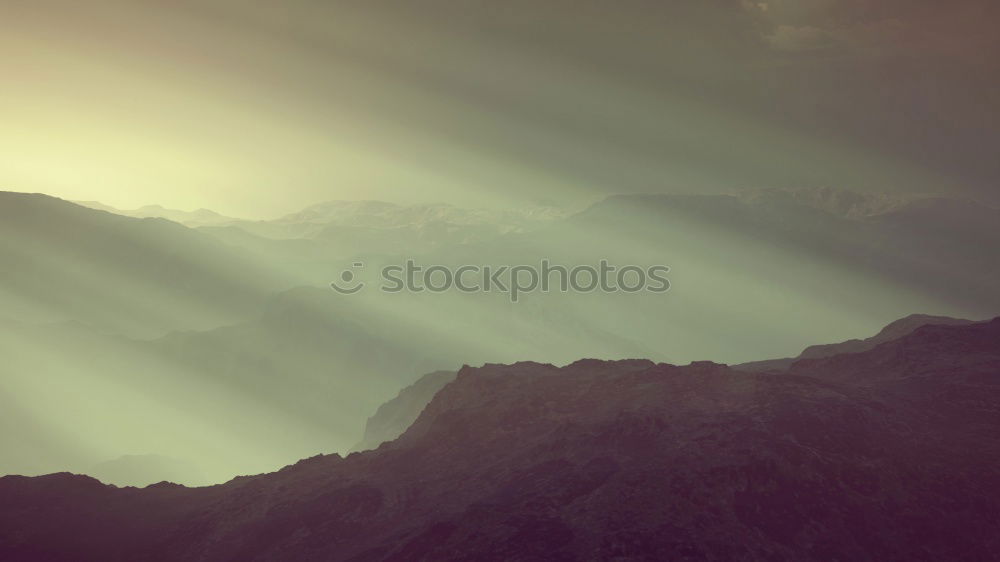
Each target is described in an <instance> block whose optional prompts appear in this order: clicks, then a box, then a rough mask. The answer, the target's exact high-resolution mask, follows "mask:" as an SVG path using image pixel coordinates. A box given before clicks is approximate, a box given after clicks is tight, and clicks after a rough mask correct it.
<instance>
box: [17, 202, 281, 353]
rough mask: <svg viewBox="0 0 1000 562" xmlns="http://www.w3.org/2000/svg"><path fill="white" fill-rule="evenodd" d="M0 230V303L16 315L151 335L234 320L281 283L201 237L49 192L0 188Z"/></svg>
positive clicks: (165, 223)
mask: <svg viewBox="0 0 1000 562" xmlns="http://www.w3.org/2000/svg"><path fill="white" fill-rule="evenodd" d="M0 234H2V236H3V240H4V241H5V244H4V245H3V247H2V248H0V302H2V304H3V312H4V315H5V316H6V317H8V318H12V319H17V320H23V321H29V322H56V321H64V320H78V321H81V322H84V323H86V324H90V325H93V326H95V327H97V328H99V329H102V330H107V331H112V332H118V333H122V334H129V335H136V336H143V337H146V336H155V335H161V334H163V333H165V332H166V331H169V330H174V329H197V328H201V329H204V328H209V327H215V326H219V325H222V324H225V323H228V322H232V321H233V320H235V319H237V318H240V317H243V316H245V315H247V314H248V313H249V312H251V311H252V310H253V309H254V308H255V307H256V306H257V305H258V303H259V302H260V301H261V299H262V298H263V296H264V295H266V294H267V293H268V292H270V291H272V290H277V289H279V288H282V287H284V286H285V284H284V282H283V281H282V280H281V275H279V274H278V273H277V272H274V271H271V270H269V269H268V268H265V267H263V266H261V265H260V264H257V263H255V262H254V261H253V260H252V259H250V257H249V256H246V255H244V254H243V253H242V252H240V251H239V250H236V249H234V248H231V247H226V246H224V245H223V244H221V243H219V242H218V241H217V240H215V239H213V238H211V237H210V236H207V235H205V234H202V233H199V232H196V231H193V230H191V229H188V228H185V227H183V226H181V225H178V224H176V223H173V222H170V221H167V220H163V219H136V218H129V217H123V216H119V215H114V214H111V213H107V212H103V211H97V210H93V209H88V208H85V207H81V206H79V205H75V204H73V203H69V202H66V201H63V200H61V199H56V198H53V197H49V196H46V195H38V194H26V193H8V192H0Z"/></svg>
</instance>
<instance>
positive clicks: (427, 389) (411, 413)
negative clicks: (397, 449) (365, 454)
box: [352, 371, 455, 451]
mask: <svg viewBox="0 0 1000 562" xmlns="http://www.w3.org/2000/svg"><path fill="white" fill-rule="evenodd" d="M453 380H455V372H454V371H434V372H433V373H427V374H426V375H424V376H422V377H420V378H419V379H418V380H417V382H415V383H413V384H411V385H410V386H408V387H406V388H404V389H403V390H400V391H399V394H398V395H397V396H396V397H395V398H393V399H392V400H389V401H388V402H386V403H385V404H382V405H381V406H379V407H378V410H377V411H376V412H375V414H374V415H373V416H372V417H370V418H368V421H367V422H366V423H365V433H364V435H363V436H362V438H361V441H360V442H359V443H358V444H357V445H355V446H354V447H353V448H352V451H367V450H368V449H376V448H378V446H379V445H381V444H382V443H385V442H386V441H392V440H393V439H395V438H397V437H399V436H400V435H402V434H403V432H404V431H406V430H407V429H408V428H409V427H410V426H411V425H413V422H414V421H415V420H416V419H417V417H418V416H419V415H420V412H422V411H423V410H424V407H426V406H427V404H428V403H429V402H430V401H431V399H432V398H434V395H435V394H437V393H438V391H439V390H441V389H442V388H444V386H445V385H446V384H448V383H450V382H451V381H453Z"/></svg>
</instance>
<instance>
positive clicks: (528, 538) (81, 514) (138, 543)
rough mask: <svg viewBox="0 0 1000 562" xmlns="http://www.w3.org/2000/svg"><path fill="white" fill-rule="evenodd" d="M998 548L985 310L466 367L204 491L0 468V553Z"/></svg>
mask: <svg viewBox="0 0 1000 562" xmlns="http://www.w3.org/2000/svg"><path fill="white" fill-rule="evenodd" d="M991 559H1000V319H996V320H993V321H991V322H986V323H980V324H970V325H964V326H924V327H922V328H918V329H916V330H915V331H913V332H912V333H910V334H908V335H906V336H903V337H902V338H900V339H897V340H893V341H889V342H886V343H882V344H880V345H878V346H876V347H875V348H873V349H871V350H868V351H863V352H860V353H854V354H848V355H837V356H833V357H826V358H816V359H806V360H802V361H798V362H797V363H795V364H794V366H793V367H792V368H791V369H790V370H789V371H787V372H784V373H771V374H756V373H745V372H738V371H734V370H732V369H730V368H728V367H725V366H723V365H717V364H713V363H695V364H692V365H689V366H685V367H676V366H671V365H654V364H653V363H649V362H645V361H622V362H601V361H592V360H584V361H579V362H577V363H574V364H572V365H570V366H567V367H565V368H561V369H560V368H555V367H551V366H548V365H539V364H533V363H519V364H515V365H511V366H500V365H487V366H485V367H482V368H468V367H466V368H463V369H462V370H461V371H460V372H459V374H458V377H457V378H456V380H455V381H454V382H452V383H450V384H448V385H447V386H445V387H444V388H443V389H442V390H441V391H440V392H438V394H437V395H436V396H435V397H434V399H433V400H432V401H431V403H430V404H429V405H428V406H427V408H426V409H425V410H424V411H423V413H422V414H421V415H420V417H419V418H418V419H417V421H416V422H415V423H414V425H413V426H412V427H411V428H410V429H409V430H408V431H407V432H406V433H404V434H403V435H402V436H401V437H400V438H399V439H397V440H395V441H393V442H390V443H387V444H384V445H382V446H381V447H379V448H378V449H377V450H374V451H368V452H364V453H358V454H352V455H350V456H349V457H347V458H340V457H338V456H326V457H316V458H312V459H307V460H303V461H300V462H299V463H297V464H295V465H294V466H290V467H287V468H285V469H283V470H282V471H279V472H277V473H274V474H267V475H261V476H255V477H247V478H240V479H237V480H234V481H232V482H229V483H227V484H225V485H222V486H214V487H210V488H196V489H187V488H183V487H179V486H174V485H169V484H160V485H154V486H151V487H149V488H146V489H142V490H139V489H134V488H125V489H118V488H114V487H109V486H104V485H102V484H100V483H99V482H97V481H95V480H93V479H90V478H87V477H82V476H73V475H69V474H55V475H50V476H44V477H37V478H24V477H15V476H8V477H4V478H2V479H0V560H5V561H15V560H33V561H34V560H52V561H56V560H74V561H80V560H101V561H108V560H130V561H131V560H205V561H208V560H211V561H224V560H274V561H289V560H359V561H360V560H366V561H367V560H400V561H404V560H405V561H412V560H796V561H799V560H991Z"/></svg>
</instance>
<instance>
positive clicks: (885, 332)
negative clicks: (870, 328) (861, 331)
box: [733, 314, 972, 372]
mask: <svg viewBox="0 0 1000 562" xmlns="http://www.w3.org/2000/svg"><path fill="white" fill-rule="evenodd" d="M971 323H972V321H971V320H963V319H960V318H950V317H948V316H931V315H928V314H911V315H910V316H907V317H906V318H900V319H899V320H896V321H895V322H892V323H891V324H889V325H887V326H886V327H885V328H882V330H880V331H879V333H877V334H875V335H874V336H872V337H870V338H865V339H863V340H859V339H853V340H847V341H844V342H840V343H828V344H819V345H811V346H809V347H807V348H805V349H804V350H803V351H802V353H800V354H799V355H798V356H797V357H785V358H783V359H765V360H763V361H751V362H749V363H742V364H739V365H733V368H734V369H740V370H742V371H754V372H764V371H771V370H784V369H787V368H789V367H791V366H792V364H793V363H795V362H796V361H798V360H799V359H815V358H818V357H831V356H833V355H841V354H844V353H860V352H862V351H868V350H869V349H872V348H874V347H875V346H877V345H879V344H882V343H885V342H888V341H892V340H895V339H899V338H901V337H903V336H905V335H907V334H909V333H911V332H913V331H914V330H916V329H917V328H919V327H921V326H925V325H927V324H937V325H945V326H961V325H964V324H971Z"/></svg>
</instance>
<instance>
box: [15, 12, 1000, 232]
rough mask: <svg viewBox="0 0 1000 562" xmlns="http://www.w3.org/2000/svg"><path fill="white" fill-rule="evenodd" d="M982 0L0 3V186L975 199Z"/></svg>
mask: <svg viewBox="0 0 1000 562" xmlns="http://www.w3.org/2000/svg"><path fill="white" fill-rule="evenodd" d="M998 16H1000V4H998V3H996V2H995V1H993V0H957V1H953V2H939V1H933V2H932V1H927V0H878V1H875V0H772V1H768V2H751V1H746V0H697V1H695V0H674V1H656V2H653V1H649V2H646V1H638V0H623V1H619V2H596V1H573V2H571V1H568V0H533V1H528V0H512V1H508V2H502V3H501V2H486V1H478V0H467V1H462V2H459V1H452V0H422V1H421V2H403V1H387V0H373V1H371V2H341V1H325V2H321V1H310V0H288V1H285V2H280V3H278V2H261V1H258V0H243V1H235V0H201V1H197V2H195V1H172V2H166V1H163V0H159V1H156V0H128V1H120V0H93V1H89V2H78V1H76V0H30V1H22V0H0V80H2V82H0V123H2V126H0V152H2V154H3V155H4V156H3V158H2V159H0V189H5V190H11V191H30V192H36V191H37V192H43V193H49V194H52V195H56V196H58V197H63V198H66V199H72V200H98V201H101V202H104V203H107V204H110V205H113V206H115V207H119V208H135V207H138V206H142V205H146V204H161V205H164V206H167V207H173V208H181V209H196V208H203V207H205V208H211V209H214V210H217V211H219V212H223V213H225V214H229V215H235V216H243V217H249V218H271V217H275V216H279V215H282V214H285V213H288V212H292V211H295V210H297V209H299V208H301V207H304V206H306V205H308V204H312V203H315V202H318V201H324V200H332V199H383V200H391V201H398V202H437V201H443V202H449V203H453V204H459V205H466V206H518V205H524V204H529V203H532V202H537V201H538V200H540V199H544V200H546V201H552V202H556V203H559V204H564V205H579V204H580V203H581V202H584V203H585V202H589V201H593V200H596V199H599V198H601V197H603V196H605V195H607V194H612V193H634V192H719V191H730V190H738V189H744V188H760V187H790V186H795V187H809V186H835V187H844V188H850V189H855V190H859V191H888V192H920V193H927V192H932V193H946V194H950V195H957V196H962V197H972V198H976V199H983V200H987V201H990V202H997V201H998V199H1000V197H998V196H997V183H998V182H997V180H998V179H1000V159H997V158H995V154H994V152H995V149H996V147H997V146H1000V117H998V116H1000V95H998V92H997V89H998V87H1000V70H998V69H1000V40H998V39H997V34H996V33H995V30H994V29H992V25H993V23H994V22H996V21H998V19H997V18H998Z"/></svg>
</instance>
